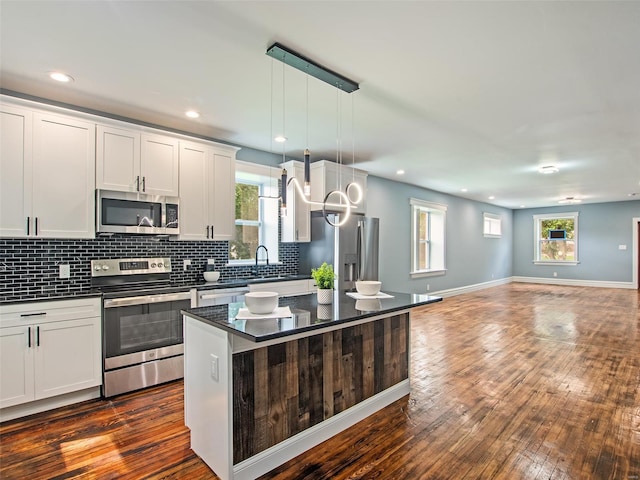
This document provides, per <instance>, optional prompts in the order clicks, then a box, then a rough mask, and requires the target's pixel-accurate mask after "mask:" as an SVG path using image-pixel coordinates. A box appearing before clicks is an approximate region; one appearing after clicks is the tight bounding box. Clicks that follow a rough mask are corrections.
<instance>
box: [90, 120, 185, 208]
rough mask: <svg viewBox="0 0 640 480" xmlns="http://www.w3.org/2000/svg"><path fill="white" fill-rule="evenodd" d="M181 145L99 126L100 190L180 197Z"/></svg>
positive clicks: (98, 183)
mask: <svg viewBox="0 0 640 480" xmlns="http://www.w3.org/2000/svg"><path fill="white" fill-rule="evenodd" d="M178 143H179V142H178V140H177V139H175V138H173V137H169V136H164V135H152V134H148V133H142V132H138V131H136V130H134V129H121V128H115V127H111V126H106V125H98V127H97V151H96V185H97V188H99V189H103V190H115V191H118V192H137V193H144V194H148V195H164V196H169V197H177V196H178V192H179V186H178Z"/></svg>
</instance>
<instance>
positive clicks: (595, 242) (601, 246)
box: [513, 200, 640, 282]
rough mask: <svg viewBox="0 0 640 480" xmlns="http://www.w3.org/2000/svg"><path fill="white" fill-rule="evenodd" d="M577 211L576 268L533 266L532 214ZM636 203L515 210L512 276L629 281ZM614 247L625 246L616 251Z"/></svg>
mask: <svg viewBox="0 0 640 480" xmlns="http://www.w3.org/2000/svg"><path fill="white" fill-rule="evenodd" d="M560 212H578V213H579V217H578V261H579V262H580V263H579V264H578V265H576V266H569V265H567V266H558V265H534V264H533V255H534V239H533V229H534V224H533V215H537V214H546V213H560ZM634 217H640V200H634V201H629V202H614V203H597V204H587V205H570V206H561V207H549V208H538V209H533V208H532V209H526V210H516V211H515V212H514V214H513V225H514V248H513V275H514V276H524V277H537V278H554V277H553V272H557V274H558V277H557V278H558V279H571V280H593V281H616V282H632V281H633V265H632V263H633V248H634V246H633V243H632V241H633V218H634ZM636 228H637V227H636ZM618 245H626V246H627V249H626V250H619V249H618Z"/></svg>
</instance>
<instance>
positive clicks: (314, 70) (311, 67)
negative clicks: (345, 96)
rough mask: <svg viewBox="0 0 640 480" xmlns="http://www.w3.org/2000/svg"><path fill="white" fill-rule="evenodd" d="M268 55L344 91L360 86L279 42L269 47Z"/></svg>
mask: <svg viewBox="0 0 640 480" xmlns="http://www.w3.org/2000/svg"><path fill="white" fill-rule="evenodd" d="M267 55H269V56H270V57H273V58H276V59H278V60H280V61H281V62H283V63H286V64H287V65H289V66H291V67H293V68H296V69H298V70H300V71H302V72H304V73H306V74H308V75H311V76H312V77H314V78H317V79H318V80H322V81H323V82H326V83H328V84H329V85H331V86H333V87H336V88H338V89H340V90H342V91H344V92H347V93H353V92H355V91H356V90H358V89H359V88H360V86H359V85H358V84H357V83H356V82H354V81H353V80H350V79H348V78H347V77H344V76H342V75H340V74H339V73H336V72H334V71H333V70H329V69H328V68H326V67H323V66H322V65H320V64H318V63H316V62H314V61H313V60H311V59H309V58H307V57H305V56H304V55H300V54H299V53H297V52H294V51H293V50H291V49H289V48H287V47H285V46H284V45H281V44H279V43H274V44H273V45H271V46H270V47H269V48H268V49H267Z"/></svg>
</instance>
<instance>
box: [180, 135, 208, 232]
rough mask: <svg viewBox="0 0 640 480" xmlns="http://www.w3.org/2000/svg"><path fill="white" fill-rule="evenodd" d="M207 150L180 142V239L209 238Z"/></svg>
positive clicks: (203, 147) (202, 146) (204, 147)
mask: <svg viewBox="0 0 640 480" xmlns="http://www.w3.org/2000/svg"><path fill="white" fill-rule="evenodd" d="M210 162H211V156H210V154H209V149H208V148H207V147H206V146H204V145H199V144H194V143H186V142H180V217H179V218H180V220H179V222H180V239H181V240H207V239H211V236H210V230H211V225H210V222H209V203H208V202H209V198H208V193H207V190H208V188H207V187H208V185H209V180H208V178H207V172H208V163H210Z"/></svg>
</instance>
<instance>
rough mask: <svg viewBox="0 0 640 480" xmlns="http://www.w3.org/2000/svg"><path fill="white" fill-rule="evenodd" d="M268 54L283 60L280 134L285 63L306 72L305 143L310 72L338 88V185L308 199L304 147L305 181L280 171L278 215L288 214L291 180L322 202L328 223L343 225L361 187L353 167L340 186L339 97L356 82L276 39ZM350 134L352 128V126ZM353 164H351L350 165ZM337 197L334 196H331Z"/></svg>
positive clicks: (355, 86) (302, 196)
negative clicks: (333, 216) (335, 213)
mask: <svg viewBox="0 0 640 480" xmlns="http://www.w3.org/2000/svg"><path fill="white" fill-rule="evenodd" d="M267 55H269V56H270V57H272V58H276V59H278V60H280V61H281V62H282V63H283V70H282V131H283V133H282V135H283V136H284V127H285V111H284V110H285V101H284V100H285V81H284V64H287V65H289V66H292V67H294V68H296V69H298V70H301V71H303V72H305V73H306V74H307V100H306V101H307V105H306V106H307V138H306V140H307V145H309V76H313V77H314V78H317V79H319V80H322V81H323V82H326V83H328V84H330V85H332V86H333V87H335V88H336V89H337V90H338V92H337V100H336V110H337V126H336V144H337V145H336V163H337V164H338V166H339V170H338V172H339V173H338V185H337V187H338V188H337V189H336V190H333V191H331V192H329V193H327V195H326V196H325V198H324V201H322V202H316V201H312V200H310V197H311V172H310V170H311V168H310V154H311V152H310V151H309V148H308V147H307V148H305V150H304V183H303V186H301V185H300V182H298V180H297V179H296V178H295V177H292V178H291V179H288V177H287V171H286V170H285V169H284V168H283V169H282V172H281V184H280V188H281V192H280V199H281V215H283V216H284V215H286V214H287V187H288V185H289V184H293V186H294V187H295V190H294V191H295V192H297V193H298V195H299V196H300V199H301V200H302V201H303V202H305V203H308V204H310V205H316V206H321V207H322V211H323V214H324V217H325V220H326V221H327V223H329V224H330V225H332V226H334V227H339V226H341V225H343V224H344V223H345V222H346V221H347V220H348V219H349V216H350V215H351V210H352V209H353V208H354V206H355V205H354V204H358V203H360V202H361V201H362V189H361V188H360V185H358V184H357V183H355V171H354V172H353V180H354V181H353V182H351V183H349V184H348V185H347V187H346V188H345V191H344V192H343V191H342V190H341V187H342V119H341V101H340V96H339V95H340V91H342V92H347V93H352V92H354V91H356V90H358V88H359V85H358V84H357V83H356V82H354V81H352V80H349V79H348V78H346V77H343V76H342V75H339V74H337V73H335V72H333V71H331V70H329V69H327V68H325V67H323V66H321V65H319V64H317V63H315V62H313V61H312V60H310V59H308V58H306V57H304V56H302V55H300V54H298V53H296V52H294V51H293V50H290V49H288V48H286V47H284V46H282V45H280V44H278V43H274V44H273V45H272V46H271V47H269V48H268V49H267ZM352 125H353V102H352ZM352 134H353V129H352ZM352 154H353V156H352V158H353V165H355V142H353V144H352ZM282 162H283V163H285V162H286V158H285V150H284V145H283V148H282ZM352 168H353V167H352ZM354 192H355V195H356V198H355V201H354V199H352V198H350V197H351V195H352V193H354ZM335 197H337V200H334V199H335ZM328 209H337V210H339V211H340V212H341V215H340V220H339V221H338V222H335V223H334V222H332V221H331V220H330V219H329V216H328V213H329V212H328Z"/></svg>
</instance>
